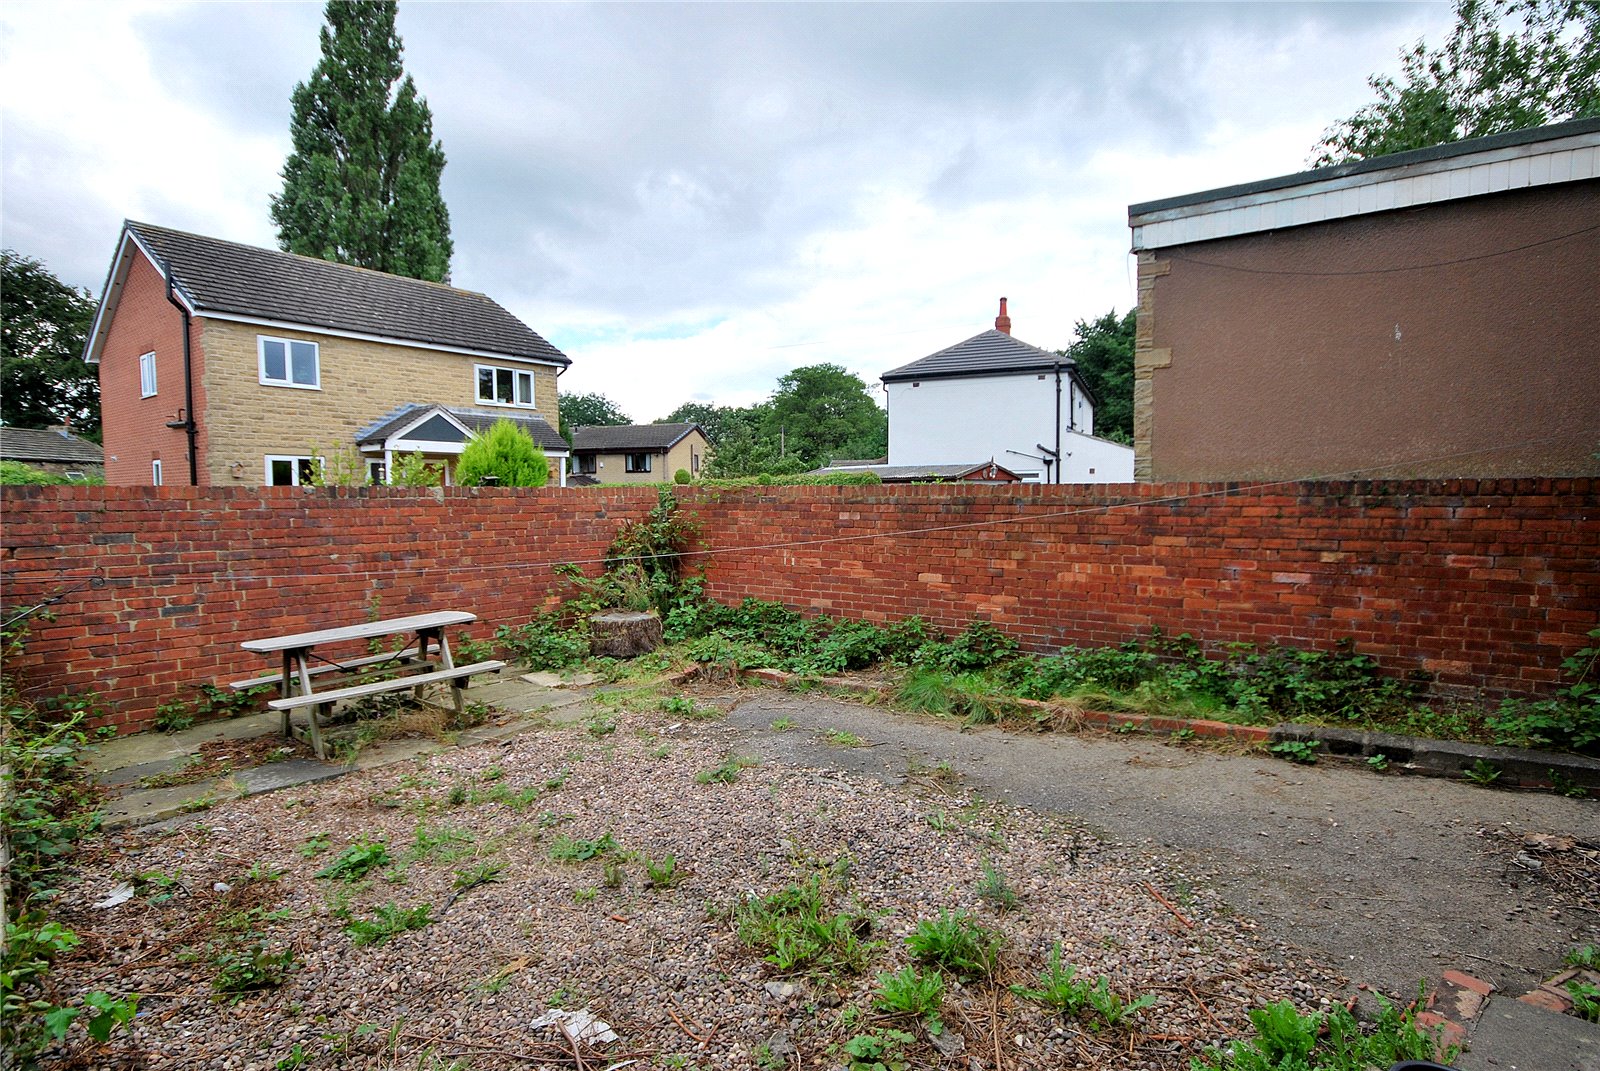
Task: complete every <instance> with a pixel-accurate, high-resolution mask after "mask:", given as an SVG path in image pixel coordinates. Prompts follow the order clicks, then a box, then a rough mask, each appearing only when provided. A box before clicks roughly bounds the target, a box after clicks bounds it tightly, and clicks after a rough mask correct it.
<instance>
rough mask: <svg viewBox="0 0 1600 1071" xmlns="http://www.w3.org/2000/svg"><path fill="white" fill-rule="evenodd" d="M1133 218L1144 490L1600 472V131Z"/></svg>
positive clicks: (1509, 140)
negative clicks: (1157, 484) (1200, 483)
mask: <svg viewBox="0 0 1600 1071" xmlns="http://www.w3.org/2000/svg"><path fill="white" fill-rule="evenodd" d="M1128 219H1129V223H1130V225H1131V226H1132V228H1133V250H1134V252H1135V253H1136V254H1137V255H1138V257H1139V327H1138V337H1137V341H1136V345H1135V352H1134V369H1135V373H1134V374H1135V384H1134V447H1135V450H1136V452H1137V474H1138V477H1139V478H1140V479H1143V480H1235V479H1315V478H1340V477H1355V476H1360V477H1384V478H1387V477H1397V476H1405V477H1410V476H1484V477H1486V476H1565V475H1590V474H1594V473H1596V472H1600V460H1597V453H1596V451H1597V449H1600V341H1597V340H1596V331H1595V319H1596V314H1597V313H1600V119H1584V120H1576V121H1574V122H1569V123H1561V124H1558V125H1555V126H1548V127H1541V128H1538V129H1534V130H1521V131H1515V132H1512V133H1508V134H1497V135H1494V136H1492V137H1486V138H1476V139H1473V140H1470V141H1461V142H1456V143H1453V144H1449V145H1440V146H1436V147H1434V148H1431V149H1419V150H1416V151H1413V152H1404V153H1396V154H1394V155H1391V156H1381V157H1376V158H1374V159H1370V160H1363V161H1360V162H1359V163H1353V164H1341V165H1339V166H1336V167H1326V168H1320V169H1318V170H1315V171H1308V172H1304V173H1302V174H1298V175H1287V176H1284V177H1282V178H1273V179H1266V180H1263V181H1260V182H1252V183H1248V184H1246V185H1243V186H1232V187H1228V188H1227V189H1220V190H1210V191H1207V192H1204V193H1195V194H1188V195H1185V196H1182V197H1172V198H1168V199H1166V200H1162V201H1152V202H1149V203H1146V204H1137V205H1133V206H1132V207H1131V208H1129V210H1128Z"/></svg>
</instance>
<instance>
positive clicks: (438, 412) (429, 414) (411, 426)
mask: <svg viewBox="0 0 1600 1071" xmlns="http://www.w3.org/2000/svg"><path fill="white" fill-rule="evenodd" d="M436 416H442V417H444V418H445V419H446V420H448V421H449V422H450V423H452V424H454V425H455V426H456V428H457V429H458V430H459V431H460V432H461V434H462V435H465V436H466V437H467V438H468V439H476V438H477V437H478V433H477V432H475V431H473V430H472V429H471V428H469V427H467V426H466V425H465V424H463V423H462V422H461V421H460V420H459V419H457V417H456V415H455V414H454V413H452V412H450V410H448V409H446V408H445V407H444V406H442V405H433V406H429V407H428V408H426V409H424V410H423V411H422V412H421V413H419V414H417V416H416V419H415V420H408V421H406V423H404V424H403V425H401V426H400V427H399V428H398V429H397V430H396V431H395V433H394V434H393V435H388V436H385V441H387V442H395V441H397V440H400V439H404V438H405V437H406V436H407V435H409V434H411V433H412V432H413V431H415V430H416V429H417V428H419V427H421V426H422V425H424V424H426V423H427V422H428V421H430V420H432V419H433V418H434V417H436ZM419 441H420V440H419ZM458 445H459V444H458Z"/></svg>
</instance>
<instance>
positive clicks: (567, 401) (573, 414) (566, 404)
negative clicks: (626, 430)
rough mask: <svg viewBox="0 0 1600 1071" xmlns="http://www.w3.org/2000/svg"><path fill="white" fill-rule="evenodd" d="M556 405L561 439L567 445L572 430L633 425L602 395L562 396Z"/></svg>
mask: <svg viewBox="0 0 1600 1071" xmlns="http://www.w3.org/2000/svg"><path fill="white" fill-rule="evenodd" d="M557 405H558V406H559V407H560V409H561V437H562V438H564V439H566V440H567V442H569V443H570V442H571V441H572V429H573V428H588V427H609V426H614V425H618V424H632V423H633V418H632V417H630V416H628V414H627V413H624V412H623V411H622V408H621V406H619V405H617V403H616V402H614V401H612V400H611V399H610V398H607V397H606V396H605V395H604V394H563V395H561V398H560V400H559V401H558V402H557Z"/></svg>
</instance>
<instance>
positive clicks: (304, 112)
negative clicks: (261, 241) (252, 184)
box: [272, 0, 453, 282]
mask: <svg viewBox="0 0 1600 1071" xmlns="http://www.w3.org/2000/svg"><path fill="white" fill-rule="evenodd" d="M325 15H326V18H327V23H326V25H324V26H323V28H322V58H321V60H320V61H318V63H317V66H316V69H315V70H313V71H312V72H311V78H310V79H309V80H308V81H305V82H301V83H300V84H299V85H297V86H295V89H294V95H293V97H292V98H291V101H292V103H293V106H294V112H293V117H292V119H291V121H290V132H291V134H292V135H293V138H294V151H293V152H292V153H290V154H289V159H288V161H287V162H286V163H285V164H284V165H283V193H282V194H281V195H279V196H277V197H274V198H273V199H272V221H273V222H274V223H276V224H277V225H278V245H279V246H280V247H281V248H282V249H284V250H285V251H287V252H290V253H302V254H304V255H306V256H311V257H318V258H320V259H323V260H332V261H338V262H339V263H343V264H356V265H359V266H360V267H363V268H374V269H376V270H378V271H386V272H392V273H393V274H395V275H408V276H411V277H412V278H415V279H428V280H432V281H434V282H439V281H443V280H446V279H448V278H449V276H450V254H451V251H452V249H453V246H452V244H451V241H450V212H449V210H448V209H447V208H446V207H445V203H444V198H443V196H442V195H441V194H440V192H439V177H440V175H442V174H443V172H444V163H445V159H444V147H443V145H442V144H440V143H439V142H437V141H435V140H434V138H433V113H432V112H431V111H429V110H428V102H427V101H426V100H425V99H423V98H422V97H421V96H419V95H418V93H417V87H416V84H415V83H414V82H412V80H411V76H410V75H408V74H406V73H405V69H404V67H403V66H402V65H401V62H400V56H401V51H402V46H401V44H400V37H399V35H398V34H396V33H395V28H394V17H395V4H394V2H393V0H329V3H328V6H327V9H326V11H325Z"/></svg>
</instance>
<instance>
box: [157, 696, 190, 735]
mask: <svg viewBox="0 0 1600 1071" xmlns="http://www.w3.org/2000/svg"><path fill="white" fill-rule="evenodd" d="M193 724H194V711H192V710H191V709H190V708H189V704H188V703H187V702H186V701H184V700H182V699H174V700H172V701H171V702H167V703H162V704H161V705H160V706H158V707H156V717H155V721H154V722H153V723H152V725H153V727H154V728H155V730H156V732H158V733H178V732H182V731H183V730H185V729H187V728H189V727H190V726H191V725H193Z"/></svg>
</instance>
